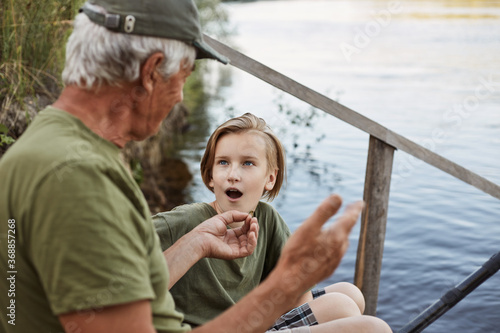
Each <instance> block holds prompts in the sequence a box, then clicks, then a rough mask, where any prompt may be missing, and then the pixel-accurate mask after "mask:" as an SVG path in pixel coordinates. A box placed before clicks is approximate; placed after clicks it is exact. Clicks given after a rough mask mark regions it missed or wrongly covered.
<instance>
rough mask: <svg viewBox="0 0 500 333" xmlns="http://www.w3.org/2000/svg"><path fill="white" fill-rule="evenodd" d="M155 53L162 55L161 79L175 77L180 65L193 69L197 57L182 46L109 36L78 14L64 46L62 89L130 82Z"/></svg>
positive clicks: (190, 48) (166, 41)
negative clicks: (63, 87)
mask: <svg viewBox="0 0 500 333" xmlns="http://www.w3.org/2000/svg"><path fill="white" fill-rule="evenodd" d="M154 52H162V53H163V54H164V55H165V60H164V61H163V63H162V64H160V67H159V70H160V72H161V74H162V76H164V77H169V76H170V75H172V74H175V73H177V71H178V70H179V68H180V64H181V63H182V61H185V62H184V66H186V67H192V66H193V64H194V61H195V57H196V50H195V48H194V47H193V46H190V45H188V44H186V43H184V42H181V41H178V40H173V39H165V38H156V37H147V36H138V35H128V34H124V33H116V32H112V31H109V30H108V29H106V28H104V27H101V26H99V25H97V24H95V23H93V22H91V21H90V20H89V18H88V17H87V15H85V14H83V13H80V14H78V15H77V16H76V17H75V22H74V30H73V33H72V34H71V36H70V38H69V40H68V43H67V45H66V64H65V66H64V70H63V73H62V79H63V82H64V84H65V85H77V86H79V87H81V88H87V89H91V88H92V87H93V86H94V84H97V86H101V85H102V84H103V83H106V84H108V85H114V86H117V85H119V83H120V82H132V81H135V80H137V79H138V78H139V71H140V67H141V64H142V63H143V62H144V61H146V60H147V58H148V57H149V56H150V55H151V54H153V53H154Z"/></svg>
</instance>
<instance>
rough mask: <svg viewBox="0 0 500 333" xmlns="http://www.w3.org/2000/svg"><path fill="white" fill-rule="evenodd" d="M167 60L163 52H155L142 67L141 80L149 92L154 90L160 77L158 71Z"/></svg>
mask: <svg viewBox="0 0 500 333" xmlns="http://www.w3.org/2000/svg"><path fill="white" fill-rule="evenodd" d="M164 59H165V55H164V54H163V53H161V52H155V53H153V54H152V55H150V56H149V58H148V59H146V61H145V62H144V64H143V65H142V67H141V74H140V76H141V77H140V80H141V82H142V85H143V86H144V88H145V89H146V91H147V92H151V91H152V90H153V86H154V83H155V81H156V76H157V75H158V74H157V72H156V69H157V68H158V66H159V65H160V64H161V63H162V61H163V60H164Z"/></svg>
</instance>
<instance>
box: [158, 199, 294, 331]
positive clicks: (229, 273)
mask: <svg viewBox="0 0 500 333" xmlns="http://www.w3.org/2000/svg"><path fill="white" fill-rule="evenodd" d="M216 214H217V212H216V211H215V210H214V209H213V208H212V206H210V205H209V204H207V203H195V204H190V205H183V206H179V207H176V208H174V209H173V210H171V211H169V212H164V213H159V214H157V215H155V216H153V222H154V224H155V228H156V232H157V233H158V235H159V236H160V242H161V247H162V250H166V249H167V248H168V247H169V246H171V245H172V244H174V243H175V242H176V241H177V240H178V239H179V238H181V237H182V236H183V235H185V234H186V233H188V232H189V231H191V230H192V229H193V228H195V227H196V226H197V225H199V224H200V223H201V222H203V221H205V220H207V219H209V218H211V217H213V216H214V215H216ZM254 216H255V217H257V220H258V221H259V237H258V240H257V247H256V248H255V250H254V252H253V253H252V255H250V256H248V257H246V258H240V259H235V260H222V259H213V258H204V259H201V260H200V261H198V262H197V263H196V264H195V265H194V266H193V267H191V268H190V269H189V270H188V272H187V273H186V274H185V275H184V276H183V277H182V278H181V279H180V280H179V281H177V283H176V284H175V285H174V286H173V287H172V288H171V289H170V292H171V293H172V296H173V297H174V299H175V305H176V309H177V310H178V311H180V312H182V313H184V315H185V321H186V322H187V323H189V324H190V325H192V326H197V325H201V324H203V323H205V322H207V321H209V320H211V319H213V318H215V317H217V316H218V315H219V314H221V313H222V312H224V311H225V310H226V309H227V308H229V307H230V306H231V305H233V304H235V303H236V302H238V301H239V300H240V299H241V298H242V297H243V296H245V295H246V294H248V293H249V292H250V291H251V290H252V289H254V288H255V287H257V286H258V285H259V284H260V282H261V281H262V280H264V279H265V278H266V277H267V276H268V275H269V273H270V272H271V270H272V269H273V268H274V266H275V265H276V263H277V261H278V259H279V256H280V254H281V250H282V248H283V246H284V245H285V243H286V241H287V239H288V238H289V236H290V230H289V229H288V226H287V225H286V223H285V222H284V221H283V219H282V218H281V216H280V215H279V214H278V212H277V211H276V210H275V209H274V208H273V207H272V206H271V205H269V204H266V203H264V202H259V204H258V205H257V208H256V209H255V213H254Z"/></svg>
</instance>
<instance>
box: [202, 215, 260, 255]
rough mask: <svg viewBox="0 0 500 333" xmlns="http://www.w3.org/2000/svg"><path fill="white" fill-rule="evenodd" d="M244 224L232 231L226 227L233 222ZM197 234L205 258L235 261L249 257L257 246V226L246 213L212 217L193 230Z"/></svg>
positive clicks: (254, 219)
mask: <svg viewBox="0 0 500 333" xmlns="http://www.w3.org/2000/svg"><path fill="white" fill-rule="evenodd" d="M242 221H244V222H245V223H244V224H243V225H242V226H241V227H239V228H234V229H228V228H227V226H228V225H229V224H231V223H234V222H242ZM193 232H196V233H198V235H199V236H200V241H201V242H202V243H201V246H202V249H203V255H204V257H206V258H218V259H226V260H230V259H236V258H242V257H246V256H249V255H251V254H252V253H253V251H254V250H255V247H256V246H257V238H258V233H259V224H258V223H257V218H255V217H251V215H249V214H248V213H241V212H238V211H229V212H225V213H222V214H219V215H217V216H214V217H212V218H210V219H208V220H206V221H205V222H203V223H201V224H200V225H199V226H197V227H196V228H194V229H193Z"/></svg>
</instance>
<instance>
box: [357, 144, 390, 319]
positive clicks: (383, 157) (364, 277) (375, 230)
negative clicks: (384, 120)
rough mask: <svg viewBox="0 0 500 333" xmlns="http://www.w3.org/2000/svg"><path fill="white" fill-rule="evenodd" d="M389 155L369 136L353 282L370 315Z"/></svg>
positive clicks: (375, 288)
mask: <svg viewBox="0 0 500 333" xmlns="http://www.w3.org/2000/svg"><path fill="white" fill-rule="evenodd" d="M393 158H394V147H392V146H390V145H388V144H386V143H385V142H383V141H380V140H379V139H377V138H375V137H374V136H370V145H369V148H368V161H367V164H366V178H365V190H364V195H363V200H364V201H365V205H366V206H365V209H364V211H363V213H362V215H361V231H360V235H359V245H358V255H357V258H356V271H355V273H354V283H355V284H356V286H357V287H358V288H359V289H361V291H362V292H363V295H364V296H365V301H366V307H365V312H364V313H365V314H367V315H372V316H374V315H375V314H376V312H377V299H378V288H379V281H380V272H381V267H382V255H383V252H384V240H385V229H386V224H387V209H388V206H389V190H390V186H391V173H392V162H393Z"/></svg>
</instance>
